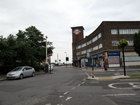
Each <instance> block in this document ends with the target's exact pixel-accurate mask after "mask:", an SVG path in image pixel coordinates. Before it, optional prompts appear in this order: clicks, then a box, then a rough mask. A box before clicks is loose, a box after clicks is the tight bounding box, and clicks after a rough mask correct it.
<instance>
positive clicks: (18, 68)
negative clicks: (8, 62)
mask: <svg viewBox="0 0 140 105" xmlns="http://www.w3.org/2000/svg"><path fill="white" fill-rule="evenodd" d="M21 69H22V67H17V68H15V69H13V70H12V71H20V70H21Z"/></svg>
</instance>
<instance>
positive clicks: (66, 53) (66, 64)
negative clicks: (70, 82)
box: [65, 52, 67, 66]
mask: <svg viewBox="0 0 140 105" xmlns="http://www.w3.org/2000/svg"><path fill="white" fill-rule="evenodd" d="M65 53H66V52H65ZM66 66H67V53H66Z"/></svg>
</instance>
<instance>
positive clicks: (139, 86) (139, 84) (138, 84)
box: [108, 82, 140, 89]
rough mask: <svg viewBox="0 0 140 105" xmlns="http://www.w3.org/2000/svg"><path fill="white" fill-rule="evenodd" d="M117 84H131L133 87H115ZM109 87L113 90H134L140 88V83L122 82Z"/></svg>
mask: <svg viewBox="0 0 140 105" xmlns="http://www.w3.org/2000/svg"><path fill="white" fill-rule="evenodd" d="M117 84H129V85H130V86H132V87H121V88H120V87H115V86H114V85H117ZM108 87H110V88H113V89H134V88H140V83H138V82H120V83H112V84H109V85H108Z"/></svg>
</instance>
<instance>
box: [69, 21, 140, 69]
mask: <svg viewBox="0 0 140 105" xmlns="http://www.w3.org/2000/svg"><path fill="white" fill-rule="evenodd" d="M71 29H72V53H73V65H74V66H82V62H83V59H86V60H85V62H86V64H87V65H88V66H92V65H94V66H100V67H101V66H103V63H105V66H106V67H120V66H122V65H123V63H122V49H118V47H117V44H118V42H119V41H120V40H121V39H126V40H127V41H128V46H127V47H126V48H125V49H124V51H125V61H126V62H140V57H139V56H138V54H136V52H135V51H134V47H133V36H134V34H135V33H136V32H138V31H140V21H103V22H102V23H101V24H100V25H99V26H98V28H97V29H96V30H95V31H93V32H92V33H91V34H90V35H88V36H86V37H85V38H84V27H83V26H77V27H71ZM103 55H104V56H105V57H103ZM81 61H82V62H81Z"/></svg>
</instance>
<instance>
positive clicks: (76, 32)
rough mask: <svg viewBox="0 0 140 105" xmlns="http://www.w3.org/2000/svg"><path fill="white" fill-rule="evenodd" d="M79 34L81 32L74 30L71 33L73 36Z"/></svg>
mask: <svg viewBox="0 0 140 105" xmlns="http://www.w3.org/2000/svg"><path fill="white" fill-rule="evenodd" d="M80 32H81V31H80V30H79V29H75V30H74V31H73V33H74V34H75V35H78V34H79V33H80Z"/></svg>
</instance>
